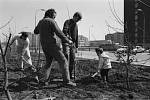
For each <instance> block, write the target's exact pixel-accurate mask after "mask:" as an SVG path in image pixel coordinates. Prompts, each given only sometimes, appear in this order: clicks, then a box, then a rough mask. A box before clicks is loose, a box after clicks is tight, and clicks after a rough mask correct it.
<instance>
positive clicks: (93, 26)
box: [0, 0, 124, 40]
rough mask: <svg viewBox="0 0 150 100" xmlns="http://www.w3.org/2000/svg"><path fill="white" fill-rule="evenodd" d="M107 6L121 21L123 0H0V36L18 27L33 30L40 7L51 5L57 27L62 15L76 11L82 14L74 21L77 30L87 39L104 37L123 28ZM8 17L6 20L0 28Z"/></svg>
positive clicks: (49, 6) (41, 16) (46, 8)
mask: <svg viewBox="0 0 150 100" xmlns="http://www.w3.org/2000/svg"><path fill="white" fill-rule="evenodd" d="M110 7H111V8H114V9H113V11H114V10H115V12H116V14H117V16H118V17H119V18H120V19H121V20H122V21H123V20H124V0H0V39H1V40H3V39H4V37H5V35H2V33H4V34H7V35H8V34H9V32H11V33H12V34H13V35H15V34H17V33H19V32H21V31H30V32H33V30H34V27H35V16H36V24H37V23H38V21H39V20H40V19H42V18H43V16H44V11H42V10H40V9H45V10H48V9H50V8H54V9H55V10H56V12H57V16H56V19H55V20H56V22H57V24H58V26H59V27H60V29H62V28H63V24H64V21H65V20H66V19H69V18H72V16H73V14H74V13H75V12H77V11H79V12H81V13H82V16H83V19H82V20H81V21H80V22H78V29H79V34H80V35H84V36H86V37H88V38H90V40H104V39H105V35H106V34H109V33H114V32H116V31H119V32H123V29H124V27H123V25H121V24H119V22H118V21H117V20H116V19H115V17H114V16H113V14H112V12H111V10H110ZM9 20H11V21H10V23H9V24H8V25H7V26H5V27H4V28H1V27H2V26H4V25H5V24H6V23H7V22H8V21H9ZM107 25H110V26H111V27H115V28H117V30H114V28H110V27H108V26H107ZM118 29H119V30H118ZM120 29H121V30H120Z"/></svg>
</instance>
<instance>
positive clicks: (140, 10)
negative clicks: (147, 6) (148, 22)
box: [137, 9, 145, 47]
mask: <svg viewBox="0 0 150 100" xmlns="http://www.w3.org/2000/svg"><path fill="white" fill-rule="evenodd" d="M137 11H138V12H142V14H143V47H145V13H144V11H143V10H142V9H137Z"/></svg>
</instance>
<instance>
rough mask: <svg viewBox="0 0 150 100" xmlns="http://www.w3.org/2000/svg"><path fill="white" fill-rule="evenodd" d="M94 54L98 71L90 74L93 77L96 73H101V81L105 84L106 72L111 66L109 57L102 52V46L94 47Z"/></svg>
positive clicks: (106, 80)
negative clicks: (97, 61) (97, 62)
mask: <svg viewBox="0 0 150 100" xmlns="http://www.w3.org/2000/svg"><path fill="white" fill-rule="evenodd" d="M95 51H96V54H97V56H98V59H99V64H98V71H97V72H96V73H94V75H92V77H95V76H96V75H101V78H102V81H103V82H104V83H106V84H107V82H108V72H109V70H110V69H111V68H112V66H111V62H110V58H109V56H108V55H106V54H105V53H104V52H103V48H96V49H95Z"/></svg>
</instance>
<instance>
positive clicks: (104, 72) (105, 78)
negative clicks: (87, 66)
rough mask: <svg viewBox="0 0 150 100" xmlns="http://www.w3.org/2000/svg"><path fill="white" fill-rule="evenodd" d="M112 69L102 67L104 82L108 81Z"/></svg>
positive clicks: (101, 72)
mask: <svg viewBox="0 0 150 100" xmlns="http://www.w3.org/2000/svg"><path fill="white" fill-rule="evenodd" d="M109 70H110V69H101V71H100V74H101V77H102V80H103V81H104V82H108V72H109Z"/></svg>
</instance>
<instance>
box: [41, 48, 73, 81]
mask: <svg viewBox="0 0 150 100" xmlns="http://www.w3.org/2000/svg"><path fill="white" fill-rule="evenodd" d="M42 48H43V52H44V54H45V57H46V64H45V66H44V67H43V70H44V72H43V74H45V80H47V79H48V78H49V75H50V71H51V67H50V66H51V63H52V61H53V59H55V60H56V61H58V63H59V67H60V69H61V70H62V77H63V81H65V82H69V81H70V75H69V67H68V62H67V59H66V57H65V55H64V54H63V52H62V50H61V49H60V48H59V46H57V45H54V46H47V45H43V46H42Z"/></svg>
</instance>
